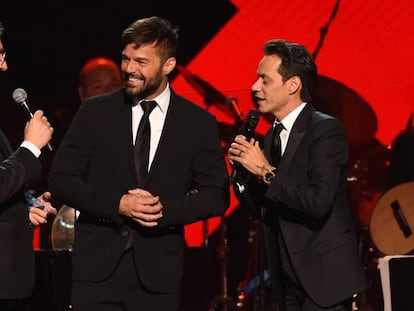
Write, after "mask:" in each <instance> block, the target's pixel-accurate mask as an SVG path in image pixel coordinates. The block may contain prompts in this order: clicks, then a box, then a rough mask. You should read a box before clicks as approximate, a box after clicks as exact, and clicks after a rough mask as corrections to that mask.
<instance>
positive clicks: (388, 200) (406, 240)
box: [369, 182, 414, 255]
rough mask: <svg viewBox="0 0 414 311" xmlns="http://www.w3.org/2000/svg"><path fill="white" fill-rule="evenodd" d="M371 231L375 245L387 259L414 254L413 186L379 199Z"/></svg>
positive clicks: (372, 215)
mask: <svg viewBox="0 0 414 311" xmlns="http://www.w3.org/2000/svg"><path fill="white" fill-rule="evenodd" d="M369 229H370V233H371V238H372V241H373V242H374V244H375V246H376V247H377V248H378V250H379V251H380V252H382V253H383V254H384V255H405V254H408V253H410V252H412V251H414V182H407V183H403V184H400V185H398V186H395V187H393V188H391V189H390V190H388V191H387V192H386V193H385V194H384V195H383V196H381V197H380V199H379V200H378V203H377V204H376V206H375V208H374V210H373V211H372V214H371V219H370V225H369Z"/></svg>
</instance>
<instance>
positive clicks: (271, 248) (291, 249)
mask: <svg viewBox="0 0 414 311" xmlns="http://www.w3.org/2000/svg"><path fill="white" fill-rule="evenodd" d="M263 53H264V56H263V57H262V59H261V60H260V62H259V65H258V68H257V72H256V74H257V79H256V81H255V82H254V83H253V85H252V87H251V91H252V92H253V96H254V99H255V101H256V104H257V107H258V110H259V111H260V112H261V113H270V114H272V115H273V116H274V118H275V122H274V125H273V127H272V128H270V129H269V131H268V133H267V134H266V137H265V140H264V150H262V149H261V146H259V143H258V142H257V141H255V140H254V139H251V140H250V141H247V140H246V139H245V137H243V136H241V135H239V136H237V137H236V138H235V140H234V142H233V143H232V144H231V147H230V148H229V152H228V154H229V160H230V161H231V162H233V163H234V162H238V163H240V164H241V165H242V166H243V167H244V168H245V169H247V170H248V171H249V172H250V173H251V174H252V175H253V176H252V178H251V179H250V181H249V183H248V184H247V187H246V190H245V191H244V192H240V193H239V197H240V199H241V200H245V201H246V202H249V203H248V204H249V207H250V208H252V209H256V213H257V214H261V215H262V222H263V228H264V234H265V245H266V250H267V256H268V265H269V271H270V277H271V282H272V288H273V292H274V296H275V299H276V300H277V303H278V306H279V309H278V310H279V311H282V310H288V311H322V310H330V311H333V310H337V311H349V310H351V304H352V297H353V295H354V294H355V293H358V292H360V291H362V290H364V289H365V280H364V273H363V270H362V266H361V263H360V260H359V256H358V248H357V241H356V235H355V232H354V224H353V223H352V218H351V215H350V212H349V208H348V205H347V180H346V176H347V161H348V146H347V140H346V137H345V132H344V128H343V125H342V124H341V122H340V121H339V120H337V119H335V118H334V117H332V116H329V115H326V114H323V113H321V112H318V111H316V110H315V109H314V108H313V107H312V105H311V104H310V101H311V94H312V88H313V85H314V83H315V79H316V77H317V68H316V65H315V63H314V61H313V59H312V57H311V55H310V54H309V52H308V51H307V50H306V48H305V47H304V46H303V45H301V44H298V43H291V42H288V41H285V40H270V41H268V42H266V43H265V45H264V47H263ZM253 177H257V178H253ZM252 201H253V202H254V204H252V203H251V202H252ZM257 209H261V213H259V212H257Z"/></svg>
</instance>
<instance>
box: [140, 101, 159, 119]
mask: <svg viewBox="0 0 414 311" xmlns="http://www.w3.org/2000/svg"><path fill="white" fill-rule="evenodd" d="M155 106H157V102H156V101H155V100H144V101H142V102H141V107H142V110H144V115H149V114H150V113H151V111H152V110H153V109H154V108H155Z"/></svg>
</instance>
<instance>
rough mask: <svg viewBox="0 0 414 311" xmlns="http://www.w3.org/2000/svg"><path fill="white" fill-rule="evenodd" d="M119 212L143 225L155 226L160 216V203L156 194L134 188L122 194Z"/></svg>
mask: <svg viewBox="0 0 414 311" xmlns="http://www.w3.org/2000/svg"><path fill="white" fill-rule="evenodd" d="M119 213H120V214H121V215H124V216H126V217H129V218H131V219H132V220H134V221H135V222H137V223H139V224H140V225H142V226H144V227H155V226H157V225H158V221H159V220H160V219H161V218H162V204H161V202H160V198H159V197H158V196H154V195H152V194H151V193H150V192H148V191H146V190H143V189H139V188H136V189H132V190H129V191H128V194H124V195H123V196H122V198H121V201H120V202H119Z"/></svg>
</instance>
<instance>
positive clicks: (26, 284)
mask: <svg viewBox="0 0 414 311" xmlns="http://www.w3.org/2000/svg"><path fill="white" fill-rule="evenodd" d="M3 32H4V28H3V26H2V24H1V23H0V71H5V70H7V69H8V66H7V60H6V52H5V49H4V46H3V42H2V35H3ZM52 134H53V128H52V127H51V126H50V124H49V122H48V120H47V118H46V117H45V116H44V114H43V111H41V110H37V111H36V112H35V113H34V114H33V117H32V118H31V119H30V120H29V121H28V122H27V124H26V127H25V129H24V141H23V142H22V144H21V145H20V146H19V147H18V148H17V150H16V151H14V152H13V151H12V148H11V146H10V143H9V141H8V140H7V138H6V137H5V135H4V133H3V132H2V131H1V130H0V161H1V163H0V249H1V252H0V310H2V311H3V310H4V311H24V310H27V308H28V298H29V297H30V296H31V294H32V291H33V285H34V278H35V258H34V252H33V248H32V231H31V225H39V224H42V223H44V222H46V217H47V215H48V214H50V213H52V214H53V213H56V210H55V209H54V208H53V207H52V206H51V204H50V198H51V195H50V193H49V192H45V193H44V194H42V195H41V196H39V197H38V198H35V197H30V198H27V199H26V197H25V195H26V196H29V195H30V193H29V192H27V191H26V193H25V190H27V186H28V185H29V184H30V183H32V182H34V181H35V180H36V178H38V177H39V175H40V172H41V163H40V160H39V156H40V154H41V149H42V148H43V147H44V146H46V144H47V143H48V142H49V141H50V139H51V137H52ZM31 204H36V205H38V206H37V207H36V206H33V205H31ZM40 205H42V206H43V207H40Z"/></svg>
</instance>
